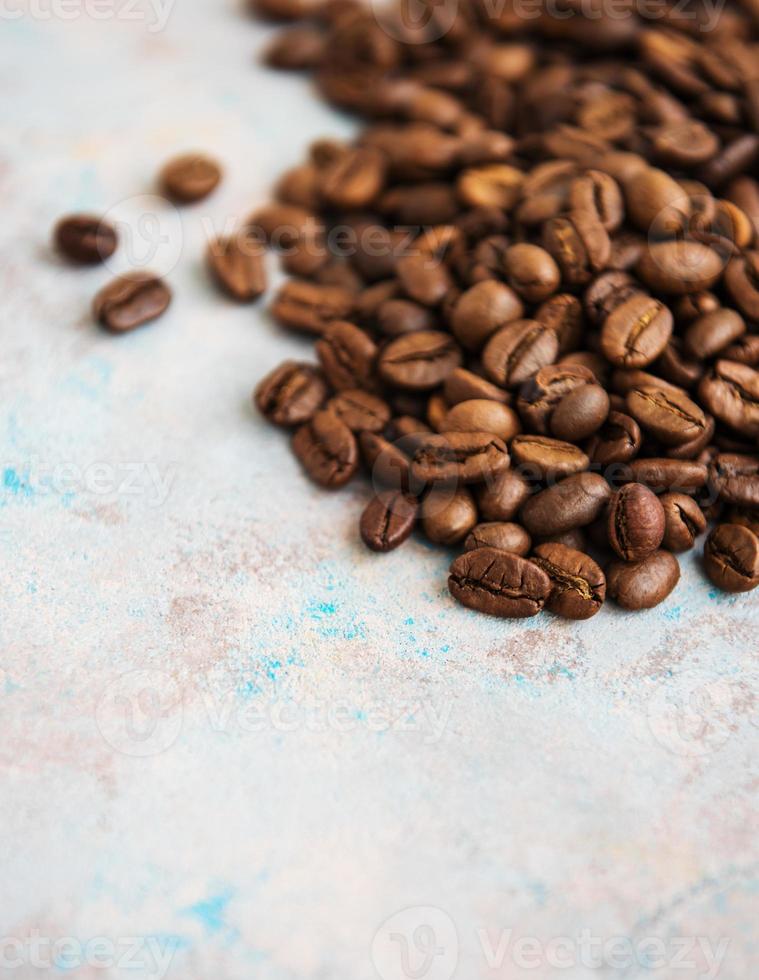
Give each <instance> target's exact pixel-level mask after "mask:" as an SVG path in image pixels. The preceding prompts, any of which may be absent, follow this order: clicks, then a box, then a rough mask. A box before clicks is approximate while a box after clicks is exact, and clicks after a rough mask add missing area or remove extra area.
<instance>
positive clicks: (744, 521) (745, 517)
mask: <svg viewBox="0 0 759 980" xmlns="http://www.w3.org/2000/svg"><path fill="white" fill-rule="evenodd" d="M726 522H727V523H728V524H741V525H742V526H743V527H747V528H748V529H749V530H750V531H753V532H754V534H756V535H758V536H759V511H757V510H754V509H753V508H745V507H731V508H730V509H729V510H728V512H727V515H726Z"/></svg>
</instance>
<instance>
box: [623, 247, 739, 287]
mask: <svg viewBox="0 0 759 980" xmlns="http://www.w3.org/2000/svg"><path fill="white" fill-rule="evenodd" d="M723 268H724V263H723V260H722V257H721V256H720V254H719V253H718V252H716V251H714V249H711V248H709V246H708V245H703V244H702V243H701V242H696V241H692V240H680V241H671V242H654V243H653V244H651V245H648V246H647V247H646V248H645V249H644V250H643V254H642V255H641V257H640V259H639V261H638V264H637V265H636V266H635V273H636V275H637V276H638V278H639V279H641V280H642V281H643V282H644V283H645V284H646V285H647V286H648V287H649V289H652V290H654V292H660V293H669V294H671V295H674V296H680V295H682V294H683V293H695V292H699V291H700V290H702V289H711V288H712V286H714V284H715V283H716V282H717V280H718V279H719V278H720V276H721V275H722V271H723Z"/></svg>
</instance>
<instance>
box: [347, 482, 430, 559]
mask: <svg viewBox="0 0 759 980" xmlns="http://www.w3.org/2000/svg"><path fill="white" fill-rule="evenodd" d="M418 512H419V502H418V501H417V499H416V497H411V496H409V495H408V494H406V493H401V492H400V491H399V490H382V491H380V493H378V494H377V496H376V497H373V498H372V499H371V500H370V501H369V503H368V504H367V507H366V510H365V511H364V513H363V514H362V515H361V523H360V525H359V529H360V531H361V538H362V540H363V542H364V544H365V545H366V546H367V548H370V549H371V550H372V551H378V552H383V553H384V552H388V551H393V550H394V549H395V548H398V547H399V546H400V545H402V544H403V542H404V541H406V540H407V538H409V536H410V535H411V532H412V531H413V530H414V525H415V524H416V518H417V514H418Z"/></svg>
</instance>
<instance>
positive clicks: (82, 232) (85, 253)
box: [53, 214, 119, 265]
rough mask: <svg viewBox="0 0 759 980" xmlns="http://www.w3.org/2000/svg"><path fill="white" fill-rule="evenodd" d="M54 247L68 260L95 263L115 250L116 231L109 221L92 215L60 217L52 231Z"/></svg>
mask: <svg viewBox="0 0 759 980" xmlns="http://www.w3.org/2000/svg"><path fill="white" fill-rule="evenodd" d="M53 241H54V243H55V247H56V248H57V249H58V251H59V252H60V253H61V255H65V257H66V258H67V259H70V260H71V261H72V262H78V263H80V264H81V265H97V264H98V263H99V262H105V260H106V259H109V258H110V257H111V256H112V255H113V253H114V252H115V251H116V247H117V246H118V242H119V239H118V233H117V232H116V229H115V228H114V227H113V225H112V224H110V222H108V221H105V220H104V219H103V218H98V217H97V216H96V215H92V214H72V215H69V216H68V217H66V218H61V220H60V221H59V222H58V224H57V225H56V226H55V230H54V232H53Z"/></svg>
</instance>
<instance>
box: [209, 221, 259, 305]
mask: <svg viewBox="0 0 759 980" xmlns="http://www.w3.org/2000/svg"><path fill="white" fill-rule="evenodd" d="M207 255H208V265H209V268H210V270H211V274H212V275H213V277H214V279H215V281H216V282H217V284H218V285H219V287H220V288H221V289H222V290H223V291H224V292H225V293H226V294H227V295H228V296H231V297H232V299H236V300H239V301H240V302H241V303H246V302H249V301H250V300H254V299H257V298H258V297H259V296H260V295H261V294H262V293H263V292H264V291H265V289H266V270H265V268H264V259H263V255H261V254H260V252H259V251H258V250H257V246H255V245H254V244H253V243H252V242H251V240H250V239H249V238H248V237H247V236H246V235H232V236H230V237H229V238H217V239H216V240H215V241H213V242H211V244H210V245H209V247H208V253H207Z"/></svg>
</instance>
